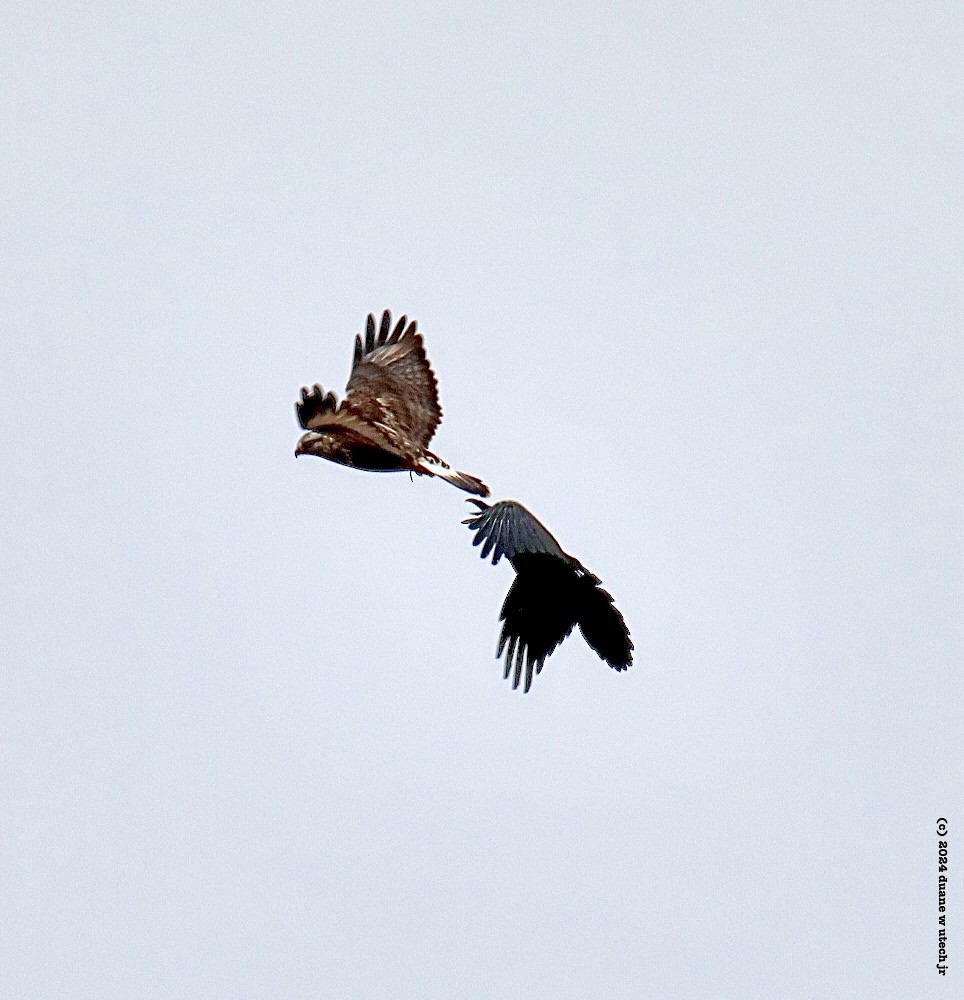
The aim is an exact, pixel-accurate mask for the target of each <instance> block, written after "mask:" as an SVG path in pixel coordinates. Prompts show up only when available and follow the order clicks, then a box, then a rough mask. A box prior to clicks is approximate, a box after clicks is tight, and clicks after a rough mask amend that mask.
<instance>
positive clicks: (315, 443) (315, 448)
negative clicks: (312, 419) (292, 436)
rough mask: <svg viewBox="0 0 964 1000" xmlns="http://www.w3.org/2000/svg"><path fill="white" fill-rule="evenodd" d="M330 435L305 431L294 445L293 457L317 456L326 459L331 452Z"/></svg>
mask: <svg viewBox="0 0 964 1000" xmlns="http://www.w3.org/2000/svg"><path fill="white" fill-rule="evenodd" d="M332 445H333V441H332V435H331V434H329V433H327V432H326V431H306V432H305V433H304V434H302V435H301V437H300V438H299V439H298V443H297V444H296V445H295V457H296V458H297V457H298V456H299V455H318V456H320V457H321V458H328V457H329V456H330V455H331V453H332V451H333V447H332Z"/></svg>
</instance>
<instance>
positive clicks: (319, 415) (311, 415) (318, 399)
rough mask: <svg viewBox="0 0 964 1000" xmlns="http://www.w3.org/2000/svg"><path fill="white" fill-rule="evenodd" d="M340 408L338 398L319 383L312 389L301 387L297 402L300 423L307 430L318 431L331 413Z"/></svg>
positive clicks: (296, 409)
mask: <svg viewBox="0 0 964 1000" xmlns="http://www.w3.org/2000/svg"><path fill="white" fill-rule="evenodd" d="M337 409H338V399H337V397H336V396H335V394H334V393H333V392H331V391H330V390H329V391H328V392H325V390H324V389H322V387H321V386H320V385H318V384H317V383H315V385H313V386H312V387H311V388H310V389H309V388H308V387H307V386H302V387H301V399H300V400H298V402H297V403H295V412H296V413H297V414H298V423H299V424H301V426H302V427H303V428H304V429H305V430H306V431H316V430H318V428H319V427H323V426H324V425H325V420H326V419H327V417H328V416H329V414H331V413H333V412H334V411H335V410H337Z"/></svg>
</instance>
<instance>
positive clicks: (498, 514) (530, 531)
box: [462, 500, 570, 566]
mask: <svg viewBox="0 0 964 1000" xmlns="http://www.w3.org/2000/svg"><path fill="white" fill-rule="evenodd" d="M468 502H469V503H471V504H475V506H476V507H478V508H479V513H478V514H474V515H473V516H472V517H468V518H466V519H465V520H464V521H463V522H462V523H463V524H467V525H468V526H469V530H470V531H474V532H476V535H475V538H473V539H472V544H473V545H481V546H482V558H483V559H485V558H486V557H487V556H488V555H489V553H490V552H491V553H492V565H493V566H494V565H495V564H496V563H497V562H498V561H499V560H500V559H501V558H502V557H503V556H505V557H506V558H507V559H511V560H512V562H513V563H515V559H516V557H517V556H518V555H520V554H521V553H528V554H532V553H536V552H541V553H543V554H544V555H549V556H555V557H556V558H557V559H562V560H566V559H569V558H570V557H569V556H567V555H566V553H565V552H563V551H562V548H561V547H560V545H559V543H558V542H557V541H556V540H555V538H553V537H552V535H551V534H549V532H548V531H547V530H546V529H545V527H543V525H542V524H541V523H540V522H539V521H538V520H536V518H534V517H533V516H532V514H530V513H529V511H527V510H526V509H525V507H523V506H522V504H521V503H516V502H515V500H500V501H499V502H498V503H495V504H492V505H491V506H489V504H487V503H483V502H482V501H481V500H469V501H468Z"/></svg>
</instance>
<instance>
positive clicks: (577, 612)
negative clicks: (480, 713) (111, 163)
mask: <svg viewBox="0 0 964 1000" xmlns="http://www.w3.org/2000/svg"><path fill="white" fill-rule="evenodd" d="M467 502H468V503H471V504H475V506H476V507H478V508H479V513H478V514H474V515H473V516H472V517H469V518H466V519H465V520H464V521H463V522H462V523H463V524H467V525H468V526H469V529H470V530H471V531H474V532H476V535H475V537H474V538H473V539H472V544H473V545H481V546H482V553H481V554H482V558H483V559H485V558H486V557H487V556H488V555H489V553H490V552H491V553H492V564H493V565H495V564H496V563H498V561H499V560H500V559H501V558H502V557H503V556H505V557H506V558H507V559H508V560H509V561H510V562H511V563H512V568H513V569H514V570H515V572H516V577H515V580H514V581H513V583H512V586H511V587H510V588H509V593H508V594H507V595H506V598H505V602H504V603H503V605H502V613H501V615H500V616H499V620H500V621H501V622H502V623H503V624H502V634H501V636H500V637H499V649H498V652H497V653H496V656H497V657H499V656H501V655H502V652H503V650H505V651H506V657H505V677H506V678H508V676H509V674H510V673H511V674H512V687H513V688H517V687H518V686H519V682H520V680H521V677H522V667H523V664H524V665H525V687H524V688H523V691H528V690H529V688H530V687H531V686H532V675H533V670H534V671H535V673H537V674H538V673H540V672H541V671H542V667H543V665H544V664H545V662H546V658H547V657H548V656H549V654H550V653H552V651H553V650H554V649H555V648H556V646H558V645H559V643H561V642H562V641H563V639H565V638H566V636H568V635H569V633H570V632H572V630H573V628H574V627H575V626H576V625H578V626H579V631H580V632H582V635H583V638H584V639H585V640H586V642H588V643H589V645H590V646H591V647H592V648H593V649H594V650H595V651H596V653H598V654H599V656H600V657H601V658H602V659H603V660H605V661H606V663H608V664H609V665H610V666H611V667H613V668H614V669H615V670H625V669H626V668H627V667H628V666H629V665H630V664H631V663H632V662H633V653H632V650H633V642H632V639H630V637H629V629H628V628H627V627H626V622H625V621H624V620H623V616H622V615H621V614H620V613H619V611H618V610H617V609H616V607H615V605H614V604H613V599H612V597H611V596H610V595H609V594H608V593H607V592H606V591H605V590H603V589H602V587H601V586H600V584H601V583H602V581H601V580H600V579H599V577H597V576H594V575H593V574H592V573H590V572H589V570H588V569H586V567H585V566H583V564H582V563H581V562H579V560H578V559H576V558H574V557H573V556H571V555H569V554H568V553H567V552H564V551H563V550H562V548H561V546H560V545H559V543H558V542H557V541H556V540H555V538H553V536H552V535H551V534H550V533H549V531H548V530H547V529H546V528H545V526H544V525H542V524H541V523H540V522H539V521H538V520H537V519H536V518H535V517H534V516H533V515H532V514H531V513H530V512H529V511H528V510H526V508H525V507H523V506H522V504H519V503H516V502H515V501H514V500H501V501H500V502H499V503H496V504H492V505H491V506H490V505H489V504H487V503H483V502H482V501H481V500H468V501H467Z"/></svg>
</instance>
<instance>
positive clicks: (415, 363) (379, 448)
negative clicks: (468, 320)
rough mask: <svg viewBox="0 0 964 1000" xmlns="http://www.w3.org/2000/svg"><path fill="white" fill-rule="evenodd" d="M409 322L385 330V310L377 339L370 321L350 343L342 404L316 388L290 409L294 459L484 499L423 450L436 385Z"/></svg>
mask: <svg viewBox="0 0 964 1000" xmlns="http://www.w3.org/2000/svg"><path fill="white" fill-rule="evenodd" d="M416 329H417V324H416V322H415V321H414V320H412V322H411V323H409V322H408V317H407V316H403V317H402V318H401V319H400V320H399V321H398V323H396V324H395V328H394V329H392V314H391V313H390V312H389V311H388V310H387V309H386V310H385V312H384V313H382V321H381V325H380V327H379V330H378V333H377V334H376V332H375V317H374V316H373V315H371V313H369V315H368V325H367V328H366V330H365V340H364V343H363V342H362V338H361V334H357V335H356V336H355V357H354V360H353V361H352V367H351V377H350V378H349V379H348V391H347V393H346V395H345V398H344V400H342V402H341V403H339V402H338V400H337V398H336V397H335V394H334V393H333V392H330V391H329V392H325V391H324V389H322V388H321V386H320V385H317V384H316V385H313V386H312V387H311V388H310V389H308V388H306V387H305V388H302V390H301V399H300V400H299V401H298V402H297V403H295V411H296V412H297V414H298V422H299V423H300V424H301V426H302V427H303V428H304V430H305V433H304V434H303V435H302V436H301V438H300V440H299V441H298V445H297V447H296V448H295V455H317V456H318V457H319V458H327V459H328V461H330V462H337V463H338V464H339V465H347V466H350V467H351V468H353V469H367V470H368V471H370V472H401V471H405V470H407V471H409V472H414V473H416V474H417V475H419V476H438V477H439V478H440V479H445V480H446V481H447V482H450V483H451V484H452V485H453V486H457V487H458V488H459V489H460V490H465V491H467V492H468V493H476V494H478V495H479V496H482V497H487V496H488V495H489V488H488V486H486V485H485V483H483V482H482V480H481V479H476V477H475V476H470V475H468V474H467V473H465V472H457V471H456V470H455V469H453V468H451V467H450V466H449V465H447V464H446V463H445V462H443V461H442V459H440V458H439V457H438V455H434V454H433V453H432V452H430V451H429V450H428V443H429V441H431V440H432V435H433V434H434V433H435V428H436V427H438V425H439V422H440V421H441V419H442V408H441V407H440V406H439V401H438V383H437V382H436V381H435V374H434V373H433V372H432V368H431V366H430V365H429V363H428V358H426V357H425V348H424V347H423V345H422V335H421V334H420V333H417V332H416Z"/></svg>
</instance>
